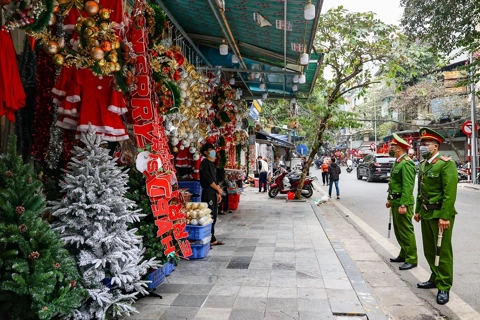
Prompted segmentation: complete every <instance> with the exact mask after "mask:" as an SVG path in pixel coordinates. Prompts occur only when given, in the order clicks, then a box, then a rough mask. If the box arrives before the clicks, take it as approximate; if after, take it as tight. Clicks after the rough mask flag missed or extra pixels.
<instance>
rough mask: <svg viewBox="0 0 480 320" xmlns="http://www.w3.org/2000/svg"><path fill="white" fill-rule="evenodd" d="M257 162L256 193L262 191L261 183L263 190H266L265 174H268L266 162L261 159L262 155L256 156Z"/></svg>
mask: <svg viewBox="0 0 480 320" xmlns="http://www.w3.org/2000/svg"><path fill="white" fill-rule="evenodd" d="M257 160H258V161H257V164H258V172H259V176H258V193H260V192H262V185H263V192H267V175H268V163H267V162H266V161H265V160H263V159H262V156H258V158H257Z"/></svg>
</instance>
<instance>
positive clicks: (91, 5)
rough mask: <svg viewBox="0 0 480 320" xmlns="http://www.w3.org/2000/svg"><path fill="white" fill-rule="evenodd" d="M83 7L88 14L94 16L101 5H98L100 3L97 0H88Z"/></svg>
mask: <svg viewBox="0 0 480 320" xmlns="http://www.w3.org/2000/svg"><path fill="white" fill-rule="evenodd" d="M83 9H84V10H85V12H86V13H87V14H88V16H90V17H92V16H94V15H96V14H97V13H98V11H99V10H100V7H99V6H98V3H96V2H95V1H87V2H85V5H84V6H83Z"/></svg>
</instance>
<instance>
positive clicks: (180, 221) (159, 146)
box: [129, 0, 192, 257]
mask: <svg viewBox="0 0 480 320" xmlns="http://www.w3.org/2000/svg"><path fill="white" fill-rule="evenodd" d="M146 8H147V4H146V3H145V0H139V1H137V2H136V4H135V7H134V9H133V13H132V22H131V24H132V27H131V28H130V35H129V36H130V37H131V39H132V48H134V53H135V54H136V55H137V61H138V63H137V68H136V76H137V77H138V79H139V83H138V86H137V89H136V90H134V91H133V92H132V99H131V108H132V118H133V121H134V125H133V129H134V133H135V136H136V143H137V147H138V148H139V149H143V150H145V151H148V157H146V153H140V154H139V156H138V157H137V163H138V165H139V167H140V168H141V169H144V171H143V172H142V173H143V174H144V175H145V176H146V178H147V181H146V190H147V195H148V196H149V197H150V201H151V202H152V212H153V215H154V217H155V225H156V226H157V230H158V231H157V236H158V237H159V238H160V242H161V243H162V244H163V246H164V254H165V256H168V255H170V254H172V253H174V252H175V250H176V249H175V248H176V244H178V247H179V250H180V252H181V254H182V255H183V256H184V257H189V256H191V255H192V249H191V247H190V243H189V242H188V240H187V237H188V233H187V232H186V231H185V228H186V215H185V212H184V211H182V207H183V203H184V199H183V196H182V194H181V192H180V191H179V190H173V187H172V185H173V184H175V183H176V177H175V168H174V166H173V162H172V159H173V156H172V155H171V154H170V150H169V148H168V139H167V137H166V135H165V128H164V127H163V125H162V122H163V118H162V117H161V115H160V114H159V113H158V110H157V108H155V107H154V105H153V102H152V99H151V97H152V92H151V91H150V90H151V88H152V85H151V80H150V79H151V78H150V71H149V70H150V69H151V68H150V64H149V60H148V58H147V56H148V54H149V52H148V49H147V48H148V39H147V37H146V36H145V34H146V32H147V30H146V27H145V26H146V21H145V15H144V13H145V10H146ZM142 162H143V164H142ZM175 243H176V244H175Z"/></svg>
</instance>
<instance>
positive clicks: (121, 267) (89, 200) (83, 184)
mask: <svg viewBox="0 0 480 320" xmlns="http://www.w3.org/2000/svg"><path fill="white" fill-rule="evenodd" d="M102 141H103V139H102V137H101V136H98V135H96V134H95V131H94V130H93V129H92V128H90V129H89V130H88V132H87V133H82V136H81V142H82V143H83V144H84V147H82V148H81V147H76V148H75V151H74V152H73V154H74V157H73V158H72V161H71V162H70V163H69V164H68V167H67V171H66V173H67V174H66V175H65V176H64V178H63V180H62V181H61V183H60V186H61V192H62V193H63V194H65V196H64V197H63V198H62V199H61V200H59V201H53V202H51V203H50V210H51V212H52V215H53V216H54V217H55V218H56V219H57V220H56V221H55V222H54V223H53V229H54V230H56V231H58V233H59V234H60V237H61V239H62V240H64V241H65V243H66V244H67V249H68V250H69V251H70V253H71V254H72V255H73V256H74V257H75V259H76V261H77V264H78V268H79V270H80V274H81V276H82V277H83V283H84V285H85V287H86V288H87V289H88V292H89V294H90V299H88V300H86V301H84V303H83V305H82V306H81V307H80V308H79V309H77V311H76V312H78V313H79V315H81V317H82V318H83V319H94V318H95V319H103V318H105V317H107V316H117V315H122V314H126V315H129V314H131V313H132V312H133V311H134V309H133V308H132V306H131V305H132V304H133V302H134V299H133V297H134V295H135V294H136V293H141V294H147V293H148V292H147V291H146V290H145V287H146V285H147V282H146V280H143V279H142V276H143V275H145V274H146V273H147V271H148V270H149V269H151V268H156V267H157V266H159V265H160V264H159V262H158V261H156V260H155V258H151V259H149V260H144V259H143V253H144V249H142V246H141V245H140V244H141V237H140V236H137V235H135V229H129V228H128V225H127V224H128V223H132V222H134V221H136V220H138V219H139V218H140V216H141V214H140V212H139V210H136V207H135V203H134V202H133V201H131V200H128V199H127V198H126V197H125V196H124V195H125V193H126V191H127V188H126V184H127V180H128V176H127V174H126V173H125V172H124V170H121V169H120V168H119V167H118V165H117V163H116V162H115V161H114V160H113V158H112V157H111V156H110V155H109V154H108V153H109V150H108V149H105V148H102V147H101V143H102ZM101 282H103V284H104V285H100V283H101Z"/></svg>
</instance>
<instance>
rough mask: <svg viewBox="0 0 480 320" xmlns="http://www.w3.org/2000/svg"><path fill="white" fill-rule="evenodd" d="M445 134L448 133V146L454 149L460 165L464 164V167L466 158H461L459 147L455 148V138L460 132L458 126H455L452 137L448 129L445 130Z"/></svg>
mask: <svg viewBox="0 0 480 320" xmlns="http://www.w3.org/2000/svg"><path fill="white" fill-rule="evenodd" d="M445 132H446V133H447V136H448V144H449V145H450V147H452V149H453V151H455V153H456V155H457V157H458V160H459V161H460V163H461V164H462V166H463V165H464V164H465V161H464V158H465V157H463V158H462V157H461V156H460V151H459V150H458V148H457V147H455V144H454V140H455V136H456V135H457V132H458V126H455V127H454V128H453V135H451V134H450V133H449V132H448V128H447V129H445Z"/></svg>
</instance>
